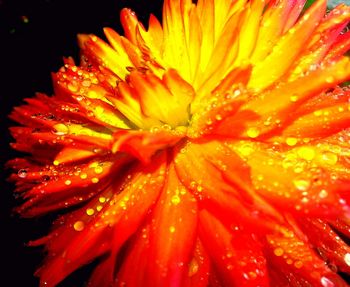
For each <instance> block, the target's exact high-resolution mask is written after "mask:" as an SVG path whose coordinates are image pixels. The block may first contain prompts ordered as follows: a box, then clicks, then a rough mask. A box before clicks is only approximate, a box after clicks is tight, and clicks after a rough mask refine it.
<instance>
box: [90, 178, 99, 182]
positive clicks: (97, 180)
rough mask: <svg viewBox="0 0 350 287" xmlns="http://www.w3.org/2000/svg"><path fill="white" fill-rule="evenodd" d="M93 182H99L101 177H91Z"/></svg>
mask: <svg viewBox="0 0 350 287" xmlns="http://www.w3.org/2000/svg"><path fill="white" fill-rule="evenodd" d="M91 182H92V183H98V182H99V179H98V178H97V177H93V178H92V179H91Z"/></svg>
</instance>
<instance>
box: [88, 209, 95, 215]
mask: <svg viewBox="0 0 350 287" xmlns="http://www.w3.org/2000/svg"><path fill="white" fill-rule="evenodd" d="M94 213H95V210H93V209H92V208H88V209H87V210H86V214H87V215H93V214H94Z"/></svg>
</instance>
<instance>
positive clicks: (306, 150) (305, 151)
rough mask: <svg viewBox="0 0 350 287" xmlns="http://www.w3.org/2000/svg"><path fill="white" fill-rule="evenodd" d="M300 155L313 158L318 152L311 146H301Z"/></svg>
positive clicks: (307, 158)
mask: <svg viewBox="0 0 350 287" xmlns="http://www.w3.org/2000/svg"><path fill="white" fill-rule="evenodd" d="M298 155H299V156H300V157H301V158H303V159H305V160H309V161H310V160H312V159H313V158H314V157H315V155H316V153H315V150H314V149H313V148H311V147H301V148H300V149H299V150H298Z"/></svg>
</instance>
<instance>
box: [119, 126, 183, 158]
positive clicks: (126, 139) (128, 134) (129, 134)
mask: <svg viewBox="0 0 350 287" xmlns="http://www.w3.org/2000/svg"><path fill="white" fill-rule="evenodd" d="M114 138H115V141H114V143H113V145H112V152H114V153H116V152H127V153H129V154H130V155H132V156H134V157H136V158H138V159H139V160H141V161H142V162H144V163H149V161H150V160H151V157H152V156H153V155H154V154H155V153H156V152H157V151H158V150H161V149H166V148H168V147H170V146H173V145H175V144H176V143H177V142H178V141H179V140H181V139H182V134H181V133H178V134H177V133H176V131H174V132H172V131H166V130H161V129H159V130H157V131H156V130H154V131H153V132H144V131H135V130H134V131H118V132H116V133H115V134H114Z"/></svg>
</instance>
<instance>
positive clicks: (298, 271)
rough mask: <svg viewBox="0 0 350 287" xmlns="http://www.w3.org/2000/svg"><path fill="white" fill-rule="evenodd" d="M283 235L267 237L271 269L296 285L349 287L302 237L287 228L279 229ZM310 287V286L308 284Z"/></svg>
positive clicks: (275, 234)
mask: <svg viewBox="0 0 350 287" xmlns="http://www.w3.org/2000/svg"><path fill="white" fill-rule="evenodd" d="M278 229H279V232H276V233H274V234H269V235H267V241H268V246H267V252H268V260H269V262H270V264H271V265H272V266H271V267H270V268H275V269H278V270H279V272H280V273H281V274H280V276H281V275H282V276H283V277H286V278H287V279H288V281H289V282H290V284H293V285H292V286H298V284H310V285H311V286H320V287H321V286H325V284H326V283H327V284H331V286H339V287H343V286H344V287H345V286H347V284H346V283H345V282H344V281H343V280H342V279H341V278H340V277H339V276H338V275H336V274H335V273H333V271H331V270H330V269H329V268H328V267H327V266H326V265H325V263H324V261H323V260H322V259H320V258H319V257H318V256H317V254H316V253H315V252H314V250H312V249H311V247H310V246H309V244H308V242H307V241H306V239H303V238H300V236H302V235H301V234H297V233H296V232H294V231H292V230H290V229H288V228H284V227H276V230H278ZM305 286H307V285H305Z"/></svg>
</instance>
